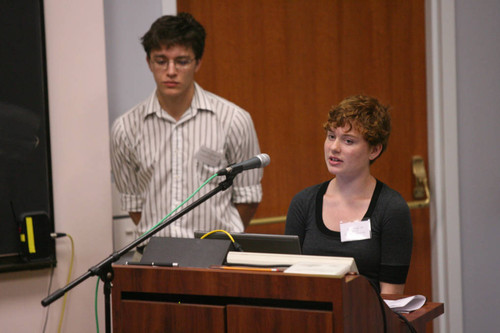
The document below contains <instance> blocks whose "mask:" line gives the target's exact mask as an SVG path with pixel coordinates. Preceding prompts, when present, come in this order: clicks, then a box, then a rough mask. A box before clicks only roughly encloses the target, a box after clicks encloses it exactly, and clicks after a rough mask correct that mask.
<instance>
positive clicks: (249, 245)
mask: <svg viewBox="0 0 500 333" xmlns="http://www.w3.org/2000/svg"><path fill="white" fill-rule="evenodd" d="M206 233H208V232H207V231H195V232H194V237H195V238H201V237H203V236H204V235H205V234H206ZM230 235H231V236H232V237H233V238H234V240H235V241H236V243H238V244H239V246H240V250H241V251H243V252H261V253H284V254H302V250H301V247H300V242H299V236H297V235H274V234H255V233H236V232H233V233H230ZM204 239H227V240H229V239H230V238H229V237H228V235H226V233H224V232H215V233H213V234H210V235H208V236H206V237H205V238H204ZM231 246H232V248H231V249H230V250H231V251H235V250H236V249H235V248H234V246H233V245H231Z"/></svg>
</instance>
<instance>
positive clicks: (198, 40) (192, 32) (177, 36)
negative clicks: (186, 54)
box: [141, 13, 206, 60]
mask: <svg viewBox="0 0 500 333" xmlns="http://www.w3.org/2000/svg"><path fill="white" fill-rule="evenodd" d="M205 37H206V32H205V28H203V26H202V25H201V24H200V23H199V22H198V21H196V20H195V19H194V17H193V16H192V15H191V14H189V13H179V14H178V15H176V16H173V15H165V16H162V17H160V18H159V19H157V20H156V21H155V22H154V23H153V24H152V25H151V28H149V30H148V32H146V34H145V35H144V36H142V38H141V43H142V46H143V47H144V51H146V54H147V55H148V58H149V56H150V54H151V51H152V50H155V49H161V47H162V46H166V47H167V48H170V47H172V46H174V45H181V46H185V47H188V48H191V49H193V52H194V56H195V58H196V60H200V59H201V57H202V56H203V50H204V48H205Z"/></svg>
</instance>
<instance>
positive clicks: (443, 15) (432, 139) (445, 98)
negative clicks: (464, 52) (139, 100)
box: [161, 0, 463, 332]
mask: <svg viewBox="0 0 500 333" xmlns="http://www.w3.org/2000/svg"><path fill="white" fill-rule="evenodd" d="M161 2H162V9H163V14H173V13H175V12H176V10H177V7H176V0H162V1H161ZM425 6H426V20H425V22H426V44H427V45H426V49H427V50H426V55H427V116H428V118H427V119H428V131H427V133H428V146H429V147H428V149H429V178H430V186H431V195H432V200H431V213H430V223H431V247H432V248H431V255H432V276H433V286H432V289H433V299H434V300H436V301H439V302H444V303H445V316H441V317H440V318H438V319H437V320H435V324H434V329H435V332H463V320H462V318H463V307H462V263H461V262H462V260H461V255H460V253H461V245H460V244H461V238H460V212H459V208H458V207H460V206H459V204H460V201H459V187H458V184H459V178H458V133H457V105H456V101H457V79H456V67H455V65H456V51H455V0H425ZM445 171H446V172H445Z"/></svg>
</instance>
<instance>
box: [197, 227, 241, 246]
mask: <svg viewBox="0 0 500 333" xmlns="http://www.w3.org/2000/svg"><path fill="white" fill-rule="evenodd" d="M216 232H223V233H225V234H226V235H227V237H229V239H231V242H233V243H234V242H235V241H234V238H233V236H231V234H230V233H229V232H227V231H226V230H222V229H217V230H212V231H210V232H207V233H206V234H204V235H203V236H201V237H200V239H203V238H205V237H208V236H210V235H211V234H214V233H216Z"/></svg>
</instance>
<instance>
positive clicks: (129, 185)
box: [111, 83, 262, 237]
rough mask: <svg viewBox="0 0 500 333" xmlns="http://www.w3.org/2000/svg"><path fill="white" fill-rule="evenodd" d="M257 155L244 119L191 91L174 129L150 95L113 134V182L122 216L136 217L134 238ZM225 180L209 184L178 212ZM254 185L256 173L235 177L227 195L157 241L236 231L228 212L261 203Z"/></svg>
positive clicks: (221, 102) (238, 224)
mask: <svg viewBox="0 0 500 333" xmlns="http://www.w3.org/2000/svg"><path fill="white" fill-rule="evenodd" d="M259 153H260V148H259V143H258V139H257V134H256V132H255V128H254V125H253V122H252V118H251V117H250V114H249V113H248V112H246V111H245V110H243V109H241V108H240V107H238V106H237V105H235V104H233V103H231V102H229V101H227V100H225V99H223V98H221V97H219V96H217V95H214V94H212V93H210V92H208V91H205V90H203V89H202V88H201V87H200V86H199V85H198V84H196V83H195V93H194V96H193V100H192V102H191V106H190V108H189V109H187V110H186V112H185V113H184V114H183V116H182V117H181V119H179V120H178V121H175V119H174V118H173V117H171V116H170V115H169V114H168V113H167V112H165V111H164V110H162V108H161V107H160V104H159V101H158V98H157V97H156V91H155V92H153V94H152V95H151V96H150V97H149V98H148V99H146V100H145V101H144V102H142V103H140V104H139V105H137V106H135V107H134V108H132V109H131V110H130V111H128V112H127V113H125V114H124V115H122V116H121V117H119V118H118V119H117V120H116V121H115V123H114V124H113V127H112V139H111V156H112V168H113V175H114V181H115V183H116V186H117V188H118V190H119V191H120V193H121V205H122V209H124V210H125V211H129V212H141V221H140V223H139V225H138V232H139V233H140V234H142V233H144V232H146V231H147V230H149V229H150V228H152V227H153V226H154V225H156V224H157V223H158V222H159V221H161V220H162V219H163V218H164V217H165V216H166V215H167V214H169V213H170V212H172V210H174V208H176V207H177V206H178V205H179V204H181V203H182V202H183V201H184V200H185V199H187V198H188V197H189V195H191V194H192V193H193V192H194V191H195V190H196V189H197V188H199V187H200V186H201V185H202V184H203V183H204V182H205V181H206V180H207V179H208V178H210V176H212V175H213V174H215V173H216V172H217V171H218V170H220V169H222V168H224V167H226V166H227V165H228V164H232V163H237V162H241V161H244V160H247V159H249V158H251V157H253V156H255V155H257V154H259ZM224 179H225V178H222V177H215V178H214V179H212V180H211V181H210V182H209V183H208V184H207V185H206V186H204V187H203V188H202V189H201V190H200V191H199V192H198V194H197V195H195V196H194V197H193V198H192V199H191V201H189V202H187V203H186V204H185V205H184V206H183V207H182V208H184V207H185V206H187V205H188V204H189V203H190V202H192V201H193V200H196V199H197V198H199V197H201V196H202V195H204V194H205V193H208V192H209V191H210V190H212V189H214V188H215V187H216V186H217V185H218V184H219V183H220V182H221V181H223V180H224ZM261 179H262V169H253V170H248V171H245V172H243V173H241V174H239V175H237V176H236V178H235V179H234V183H233V186H231V187H230V188H229V189H228V190H226V191H223V192H219V193H218V194H216V195H215V196H214V197H212V198H210V199H209V200H207V201H206V202H204V203H202V204H201V205H200V206H198V207H197V208H195V209H193V210H192V211H190V212H189V213H187V214H186V215H184V216H182V217H181V218H180V219H178V220H176V221H175V222H173V223H172V224H171V225H169V226H168V227H167V228H165V229H163V230H162V231H160V232H159V233H158V234H157V235H161V236H172V237H193V232H194V231H196V230H201V231H210V230H213V229H224V230H227V231H230V232H241V231H243V223H242V221H241V218H240V216H239V213H238V211H237V210H236V207H235V205H234V204H235V203H255V202H260V201H261V199H262V187H261V184H260V181H261ZM182 208H180V209H179V210H177V211H176V213H178V212H179V211H181V210H182ZM174 214H175V213H174ZM172 216H174V215H172Z"/></svg>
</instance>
